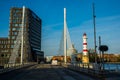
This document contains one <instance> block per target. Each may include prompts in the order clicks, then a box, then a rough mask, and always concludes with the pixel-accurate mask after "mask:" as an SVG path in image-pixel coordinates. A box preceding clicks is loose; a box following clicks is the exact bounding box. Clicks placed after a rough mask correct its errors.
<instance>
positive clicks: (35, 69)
mask: <svg viewBox="0 0 120 80" xmlns="http://www.w3.org/2000/svg"><path fill="white" fill-rule="evenodd" d="M0 80H97V79H93V78H92V77H90V76H87V75H83V74H82V73H77V72H74V71H71V70H68V69H65V68H63V67H61V66H51V65H50V64H38V65H35V66H31V67H27V68H23V69H19V70H15V71H12V72H8V73H5V74H2V75H0Z"/></svg>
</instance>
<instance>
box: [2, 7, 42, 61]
mask: <svg viewBox="0 0 120 80" xmlns="http://www.w3.org/2000/svg"><path fill="white" fill-rule="evenodd" d="M22 11H23V8H16V7H14V8H11V10H10V18H9V19H10V21H9V36H8V38H9V39H8V38H7V39H4V40H1V38H0V49H1V50H0V56H5V55H7V54H8V55H9V56H10V54H12V50H13V48H14V45H15V44H16V38H17V36H18V34H19V31H20V30H21V29H22V14H23V12H22ZM24 19H25V21H24V33H26V34H24V35H25V36H24V44H25V45H24V53H25V54H24V61H37V59H38V57H39V58H41V59H43V58H44V53H43V52H42V51H41V19H40V18H39V17H38V16H37V15H36V14H35V13H34V12H33V11H31V10H30V9H29V8H25V17H24ZM25 39H26V40H25ZM6 41H7V42H6ZM2 44H6V45H2ZM20 47H21V46H20ZM3 48H4V49H5V50H2V49H3ZM20 52H21V50H20V48H19V51H18V53H19V57H18V58H17V62H20ZM8 55H7V57H8Z"/></svg>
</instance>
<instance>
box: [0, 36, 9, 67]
mask: <svg viewBox="0 0 120 80" xmlns="http://www.w3.org/2000/svg"><path fill="white" fill-rule="evenodd" d="M9 52H10V49H9V39H8V38H7V37H2V38H0V64H2V65H3V64H4V63H7V62H8V59H9V56H10V53H9Z"/></svg>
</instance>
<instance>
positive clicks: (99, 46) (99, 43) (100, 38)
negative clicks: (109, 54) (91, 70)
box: [99, 36, 102, 69]
mask: <svg viewBox="0 0 120 80" xmlns="http://www.w3.org/2000/svg"><path fill="white" fill-rule="evenodd" d="M100 46H101V37H100V36H99V48H100ZM99 55H100V57H99V60H100V69H101V62H102V60H101V59H102V57H101V56H102V55H101V51H100V49H99Z"/></svg>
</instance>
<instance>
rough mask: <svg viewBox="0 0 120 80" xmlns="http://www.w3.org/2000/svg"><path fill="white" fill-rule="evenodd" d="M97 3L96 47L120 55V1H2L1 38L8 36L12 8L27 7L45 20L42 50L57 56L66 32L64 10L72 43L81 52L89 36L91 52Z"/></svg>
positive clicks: (43, 21)
mask: <svg viewBox="0 0 120 80" xmlns="http://www.w3.org/2000/svg"><path fill="white" fill-rule="evenodd" d="M93 2H94V3H95V12H96V32H97V36H96V37H97V45H98V36H101V38H102V44H104V45H108V46H109V51H108V53H120V0H1V1H0V6H1V7H0V37H8V31H9V15H10V8H11V7H22V6H23V5H25V6H26V7H28V8H30V9H31V10H32V11H34V12H35V13H36V14H37V15H38V16H39V17H40V18H41V19H42V50H43V51H44V52H45V55H57V54H58V49H59V44H60V38H61V35H62V30H63V20H64V19H63V9H64V7H65V8H66V9H67V26H68V29H69V32H70V36H71V40H72V43H74V45H75V48H76V49H77V50H78V52H81V51H82V35H83V33H84V32H86V33H87V37H88V49H90V48H94V40H93V38H94V36H93V18H92V3H93Z"/></svg>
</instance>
